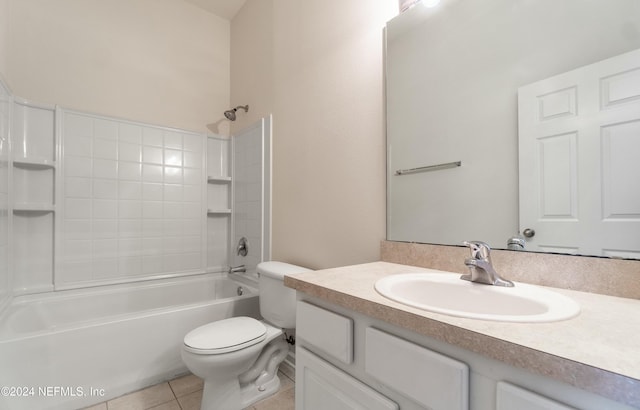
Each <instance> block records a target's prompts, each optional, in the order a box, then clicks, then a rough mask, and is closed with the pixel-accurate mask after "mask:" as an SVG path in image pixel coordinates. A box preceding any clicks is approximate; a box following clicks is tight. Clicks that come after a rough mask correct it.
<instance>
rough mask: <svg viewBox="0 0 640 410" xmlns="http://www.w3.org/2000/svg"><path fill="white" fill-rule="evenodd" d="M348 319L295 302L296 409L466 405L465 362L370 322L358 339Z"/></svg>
mask: <svg viewBox="0 0 640 410" xmlns="http://www.w3.org/2000/svg"><path fill="white" fill-rule="evenodd" d="M354 324H356V322H355V321H354V320H353V318H352V317H350V316H347V315H343V314H339V313H335V312H333V311H332V310H330V309H325V308H321V307H319V306H317V305H315V304H311V303H307V302H304V301H299V302H298V309H297V323H296V331H297V346H296V409H297V410H324V409H327V410H329V409H330V410H334V409H345V410H347V409H363V410H364V409H367V410H372V409H399V408H402V409H408V408H415V409H433V410H440V409H442V410H467V409H468V408H469V407H468V403H469V400H468V396H469V368H468V366H467V365H466V364H464V363H462V362H460V361H457V360H453V359H451V358H448V357H446V356H443V355H441V354H439V353H436V352H434V351H432V350H430V349H427V348H425V347H423V346H420V345H417V344H415V343H411V342H408V341H406V340H404V339H402V338H399V337H396V336H394V335H392V334H389V333H387V332H384V331H381V330H378V329H377V328H375V327H366V328H365V329H364V331H365V332H364V339H362V335H361V333H360V332H358V331H357V330H356V329H355V327H354ZM387 394H388V395H389V397H387Z"/></svg>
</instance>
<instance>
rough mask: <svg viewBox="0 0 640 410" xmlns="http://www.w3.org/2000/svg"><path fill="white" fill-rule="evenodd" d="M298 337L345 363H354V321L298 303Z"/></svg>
mask: <svg viewBox="0 0 640 410" xmlns="http://www.w3.org/2000/svg"><path fill="white" fill-rule="evenodd" d="M296 336H297V337H299V338H301V339H303V340H305V341H306V342H308V343H309V344H310V345H312V346H313V347H314V348H315V349H316V350H319V351H322V352H323V353H326V354H328V355H330V356H332V357H334V358H336V359H338V360H340V361H341V362H343V363H346V364H350V363H351V362H352V361H353V320H351V319H350V318H348V317H344V316H341V315H338V314H337V313H333V312H330V311H328V310H325V309H322V308H319V307H317V306H314V305H311V304H309V303H306V302H302V301H300V302H298V306H297V311H296Z"/></svg>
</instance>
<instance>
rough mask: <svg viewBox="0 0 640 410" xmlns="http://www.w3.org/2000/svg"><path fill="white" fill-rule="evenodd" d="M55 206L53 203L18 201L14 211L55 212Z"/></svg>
mask: <svg viewBox="0 0 640 410" xmlns="http://www.w3.org/2000/svg"><path fill="white" fill-rule="evenodd" d="M54 211H55V206H54V205H51V204H38V203H17V204H15V205H14V206H13V212H54Z"/></svg>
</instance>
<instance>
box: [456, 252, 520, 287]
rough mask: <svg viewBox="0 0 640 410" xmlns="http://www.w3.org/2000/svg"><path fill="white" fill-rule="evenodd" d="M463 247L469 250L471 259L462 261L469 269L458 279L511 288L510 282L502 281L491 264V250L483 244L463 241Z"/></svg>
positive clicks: (511, 283)
mask: <svg viewBox="0 0 640 410" xmlns="http://www.w3.org/2000/svg"><path fill="white" fill-rule="evenodd" d="M463 243H464V245H465V246H468V247H469V249H470V250H471V257H470V258H467V259H465V260H464V264H465V265H467V266H468V267H469V272H470V273H469V274H468V275H462V276H461V277H460V279H464V280H468V281H471V282H476V283H484V284H486V285H496V286H506V287H513V286H514V284H513V282H511V281H510V280H506V279H502V278H501V277H500V275H498V272H496V270H495V269H494V268H493V265H492V264H491V248H490V247H489V245H487V244H486V243H484V242H479V241H470V242H467V241H464V242H463Z"/></svg>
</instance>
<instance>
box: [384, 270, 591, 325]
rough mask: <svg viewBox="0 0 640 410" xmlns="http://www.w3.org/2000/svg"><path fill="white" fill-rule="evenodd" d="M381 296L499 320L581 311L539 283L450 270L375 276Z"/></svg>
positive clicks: (542, 319) (563, 315)
mask: <svg viewBox="0 0 640 410" xmlns="http://www.w3.org/2000/svg"><path fill="white" fill-rule="evenodd" d="M375 289H376V291H377V292H378V293H380V294H381V295H382V296H384V297H386V298H388V299H391V300H394V301H396V302H400V303H402V304H404V305H408V306H412V307H415V308H418V309H423V310H427V311H430V312H435V313H443V314H446V315H451V316H459V317H465V318H471V319H482V320H494V321H501V322H522V323H536V322H538V323H539V322H555V321H558V320H565V319H570V318H572V317H574V316H577V315H578V313H580V305H578V304H577V303H576V302H575V301H574V300H573V299H571V298H568V297H567V296H564V295H561V294H559V293H557V292H554V291H551V290H547V289H544V288H541V287H538V286H533V285H528V284H524V283H516V285H515V286H514V287H512V288H507V287H502V286H491V285H483V284H478V283H473V282H469V281H466V280H461V279H460V275H456V274H451V273H402V274H398V275H390V276H386V277H384V278H382V279H380V280H378V281H377V282H376V284H375Z"/></svg>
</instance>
